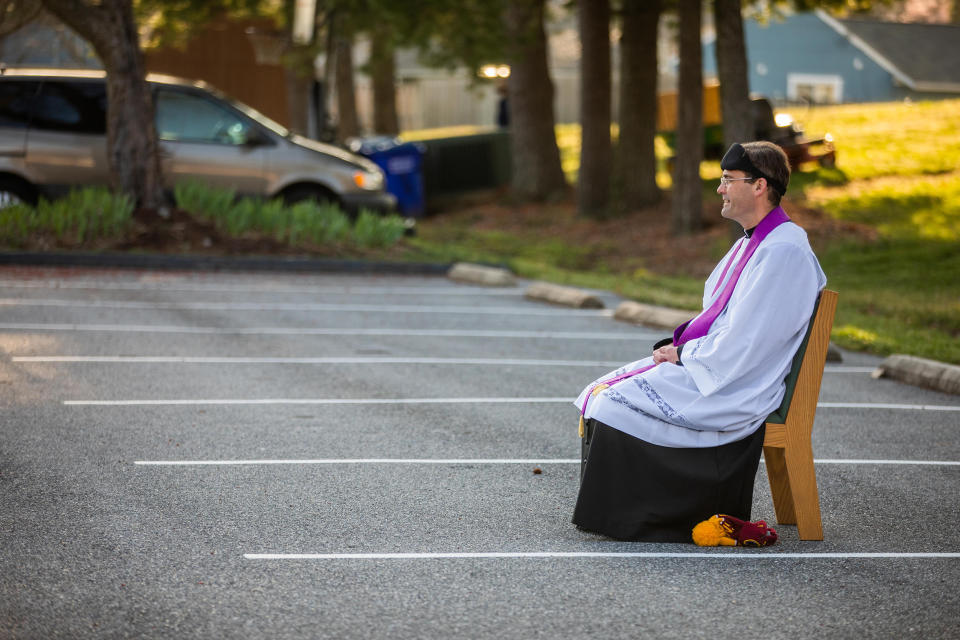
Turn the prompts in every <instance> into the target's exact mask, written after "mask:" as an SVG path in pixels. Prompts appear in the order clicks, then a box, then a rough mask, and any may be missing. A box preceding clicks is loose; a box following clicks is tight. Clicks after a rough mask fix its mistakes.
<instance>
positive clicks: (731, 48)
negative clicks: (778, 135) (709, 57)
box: [713, 0, 756, 238]
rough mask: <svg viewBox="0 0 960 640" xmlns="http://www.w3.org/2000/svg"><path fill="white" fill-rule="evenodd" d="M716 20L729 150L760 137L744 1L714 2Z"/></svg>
mask: <svg viewBox="0 0 960 640" xmlns="http://www.w3.org/2000/svg"><path fill="white" fill-rule="evenodd" d="M713 20H714V23H715V25H716V29H717V45H716V51H717V76H718V78H719V79H720V110H721V112H722V114H723V148H724V150H726V149H729V148H730V145H732V144H733V143H734V142H748V141H750V140H753V139H754V138H755V137H756V132H755V131H754V126H753V111H752V110H751V108H750V82H749V79H748V76H747V70H748V67H747V65H748V62H747V47H746V43H745V42H744V37H743V17H742V15H741V4H740V0H714V3H713ZM729 226H730V237H731V238H739V237H740V236H742V235H743V227H741V226H740V225H739V224H737V223H736V222H734V221H732V220H731V221H730V223H729Z"/></svg>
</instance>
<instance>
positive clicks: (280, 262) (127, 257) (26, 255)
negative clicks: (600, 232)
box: [0, 252, 450, 275]
mask: <svg viewBox="0 0 960 640" xmlns="http://www.w3.org/2000/svg"><path fill="white" fill-rule="evenodd" d="M0 265H20V266H46V267H119V268H126V269H171V270H174V269H183V270H196V271H314V272H328V273H329V272H333V273H396V274H411V275H416V274H422V275H443V274H445V273H446V272H447V271H448V270H449V269H450V265H449V263H447V264H439V263H429V262H385V261H364V260H340V259H332V258H289V257H274V256H205V255H197V254H183V255H175V254H141V253H130V254H128V253H43V252H22V253H17V252H10V253H0Z"/></svg>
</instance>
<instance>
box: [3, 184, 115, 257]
mask: <svg viewBox="0 0 960 640" xmlns="http://www.w3.org/2000/svg"><path fill="white" fill-rule="evenodd" d="M132 216H133V200H132V199H131V198H130V197H129V196H127V195H124V194H113V193H111V192H110V191H109V190H108V189H105V188H103V187H87V188H83V189H74V190H72V191H70V192H69V193H68V194H67V195H66V196H64V197H63V198H60V199H58V200H53V201H49V200H46V199H41V200H40V202H39V203H38V204H37V206H36V207H31V206H29V205H26V204H16V205H12V206H9V207H5V208H3V209H0V239H2V242H3V244H5V245H13V246H23V245H24V244H26V243H27V242H28V240H29V239H30V237H31V236H35V235H50V236H53V237H54V238H56V239H57V244H65V245H82V244H84V243H89V242H96V241H98V240H109V239H113V238H119V237H121V236H123V234H124V233H125V232H126V230H127V227H128V226H129V225H130V222H131V220H132Z"/></svg>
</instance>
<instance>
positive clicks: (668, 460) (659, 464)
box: [573, 419, 764, 542]
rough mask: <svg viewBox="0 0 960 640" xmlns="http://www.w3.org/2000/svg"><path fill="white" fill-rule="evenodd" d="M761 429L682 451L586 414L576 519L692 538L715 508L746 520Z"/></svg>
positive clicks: (582, 524)
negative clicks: (723, 443)
mask: <svg viewBox="0 0 960 640" xmlns="http://www.w3.org/2000/svg"><path fill="white" fill-rule="evenodd" d="M763 435H764V425H761V426H760V428H759V429H758V430H757V431H755V432H754V433H752V434H751V435H749V436H747V437H746V438H744V439H743V440H738V441H736V442H730V443H728V444H725V445H721V446H719V447H705V448H682V449H681V448H673V447H661V446H659V445H655V444H650V443H649V442H646V441H644V440H640V439H639V438H635V437H633V436H631V435H627V434H626V433H623V432H622V431H619V430H617V429H614V428H613V427H611V426H609V425H606V424H604V423H602V422H598V421H596V420H592V419H591V420H587V423H586V437H585V438H583V440H582V449H583V456H582V458H581V459H582V460H583V462H582V464H581V472H580V474H581V475H580V493H579V494H578V495H577V504H576V506H575V507H574V511H573V523H574V524H575V525H577V526H578V527H579V528H581V529H585V530H587V531H592V532H594V533H600V534H603V535H606V536H609V537H611V538H617V539H619V540H632V541H640V542H691V540H692V538H691V531H692V529H693V527H694V526H695V525H696V524H697V523H699V522H702V521H703V520H706V519H707V518H709V517H710V516H712V515H714V514H717V513H724V514H727V515H731V516H734V517H736V518H741V519H743V520H749V519H750V509H751V506H752V503H753V485H754V480H755V479H756V475H757V467H758V466H759V464H760V452H761V451H762V449H763Z"/></svg>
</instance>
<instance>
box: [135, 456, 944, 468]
mask: <svg viewBox="0 0 960 640" xmlns="http://www.w3.org/2000/svg"><path fill="white" fill-rule="evenodd" d="M813 462H814V464H846V465H906V466H909V465H920V466H939V467H957V466H960V461H953V460H855V459H830V458H827V459H819V458H815V459H814V461H813ZM133 464H135V465H139V466H154V467H229V466H257V465H267V466H270V465H361V464H379V465H391V464H395V465H433V464H439V465H461V464H462V465H516V464H519V465H524V464H580V458H315V459H296V458H278V459H262V460H134V462H133Z"/></svg>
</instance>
